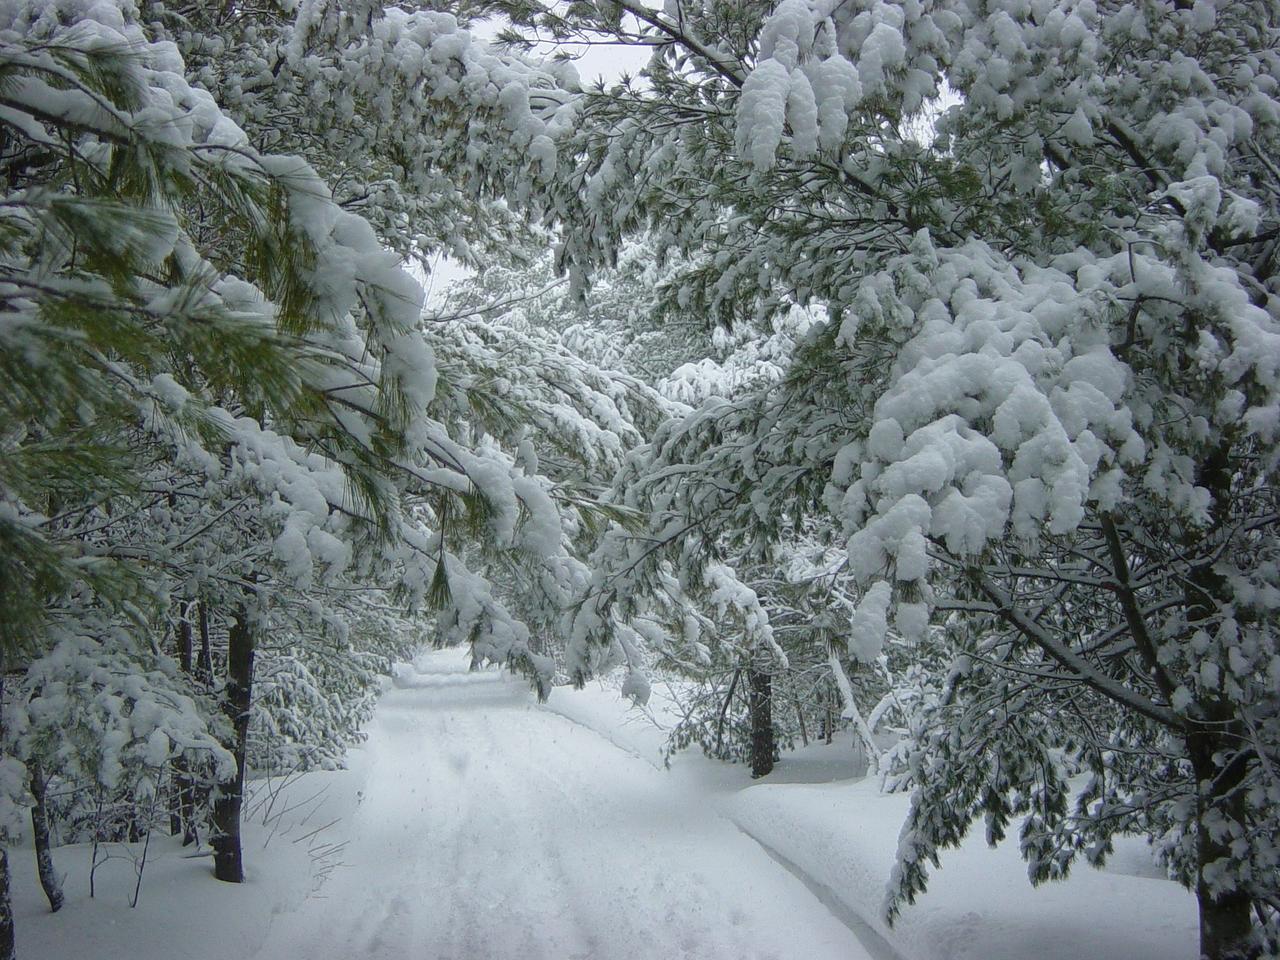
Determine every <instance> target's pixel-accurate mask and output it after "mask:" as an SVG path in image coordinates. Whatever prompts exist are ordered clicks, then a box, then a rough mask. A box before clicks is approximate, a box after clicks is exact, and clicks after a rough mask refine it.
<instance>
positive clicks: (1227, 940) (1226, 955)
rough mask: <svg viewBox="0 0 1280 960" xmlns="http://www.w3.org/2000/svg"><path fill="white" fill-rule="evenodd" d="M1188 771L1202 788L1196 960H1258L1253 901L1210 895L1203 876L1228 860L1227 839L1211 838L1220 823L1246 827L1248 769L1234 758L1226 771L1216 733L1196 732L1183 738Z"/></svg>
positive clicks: (1239, 895) (1237, 893)
mask: <svg viewBox="0 0 1280 960" xmlns="http://www.w3.org/2000/svg"><path fill="white" fill-rule="evenodd" d="M1187 740H1188V748H1189V752H1190V754H1191V768H1192V770H1193V771H1194V772H1195V777H1196V783H1197V785H1198V787H1199V788H1200V791H1199V795H1198V796H1197V798H1196V902H1197V904H1198V906H1199V908H1200V956H1201V957H1206V958H1208V960H1258V958H1260V957H1261V956H1262V947H1261V944H1260V943H1259V942H1258V941H1257V940H1256V939H1255V938H1254V935H1253V900H1252V899H1251V898H1250V896H1249V894H1248V893H1247V892H1246V891H1243V890H1231V891H1227V892H1225V893H1219V894H1217V895H1215V894H1214V892H1213V890H1212V889H1211V886H1210V884H1209V882H1208V880H1207V879H1206V876H1211V875H1212V873H1213V871H1214V867H1213V865H1214V863H1215V862H1216V861H1219V860H1228V859H1230V857H1231V837H1230V836H1229V835H1226V836H1222V835H1219V836H1217V837H1215V835H1214V829H1213V827H1214V825H1216V824H1221V822H1222V821H1223V819H1224V818H1225V819H1227V820H1228V821H1235V822H1236V823H1238V824H1240V825H1241V826H1245V825H1246V824H1247V822H1248V819H1247V817H1246V815H1245V809H1244V807H1245V801H1244V792H1243V790H1242V789H1241V784H1242V783H1243V781H1244V779H1245V773H1246V771H1247V769H1248V765H1247V764H1246V763H1245V762H1244V761H1242V760H1239V759H1238V755H1237V759H1236V760H1235V761H1233V762H1230V763H1228V764H1227V766H1226V767H1225V768H1224V767H1222V766H1220V765H1219V764H1218V763H1215V762H1214V755H1215V754H1218V755H1219V756H1221V755H1222V753H1223V752H1227V745H1226V744H1225V743H1223V742H1222V740H1223V738H1222V736H1221V734H1219V733H1218V732H1217V731H1198V732H1194V733H1192V734H1190V735H1189V736H1188V738H1187Z"/></svg>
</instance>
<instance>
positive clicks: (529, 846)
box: [259, 674, 896, 960]
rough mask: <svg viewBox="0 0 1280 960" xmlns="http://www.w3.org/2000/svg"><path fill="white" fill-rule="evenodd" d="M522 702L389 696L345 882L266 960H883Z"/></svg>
mask: <svg viewBox="0 0 1280 960" xmlns="http://www.w3.org/2000/svg"><path fill="white" fill-rule="evenodd" d="M449 676H450V677H453V676H457V674H450V675H449ZM530 699H531V698H530V696H529V693H528V691H527V690H525V689H524V688H523V687H522V686H520V685H518V684H516V683H513V682H508V681H506V680H505V678H497V677H495V678H494V680H493V681H479V680H475V681H467V682H462V683H459V682H457V681H455V680H452V679H450V680H449V681H447V682H443V683H434V682H429V680H428V681H426V682H422V683H418V682H414V683H411V684H401V685H397V686H396V687H394V688H392V689H390V690H388V691H387V693H386V695H385V696H384V699H383V702H382V703H381V704H380V705H379V708H378V714H377V717H376V719H375V721H374V723H373V724H372V726H371V729H370V743H369V749H370V752H371V763H370V766H369V771H368V776H369V778H368V782H367V785H366V791H365V799H364V801H363V803H362V805H361V806H360V807H359V808H358V809H357V812H356V814H355V816H353V817H352V819H351V829H350V836H349V846H348V855H347V856H346V858H345V859H346V862H347V866H346V867H344V868H343V871H341V872H340V873H336V874H335V875H334V876H333V877H332V878H331V880H330V883H329V886H327V887H326V895H327V897H328V899H327V900H325V901H324V902H323V903H316V902H314V901H312V902H309V903H304V904H303V905H302V907H301V908H300V909H299V910H298V911H296V912H295V913H294V914H288V915H281V916H279V917H277V918H276V922H275V923H274V924H273V927H272V930H271V931H269V935H268V940H267V942H266V944H265V945H264V948H263V950H262V951H261V952H260V953H259V957H260V960H290V958H305V960H351V958H354V957H360V958H362V960H392V958H394V960H653V958H662V960H679V958H684V960H798V958H803V960H882V958H881V956H880V955H878V954H876V953H874V952H870V951H868V950H866V949H864V948H863V947H862V946H861V944H860V942H859V939H858V938H857V937H856V936H854V934H853V933H852V932H851V931H850V929H849V928H848V926H847V925H846V924H844V923H842V922H841V920H840V918H838V917H836V916H834V915H833V914H832V913H831V911H830V910H829V909H827V908H826V907H824V906H823V905H822V904H821V903H818V902H815V900H814V897H813V895H812V894H811V892H810V891H809V890H808V889H806V888H805V887H804V886H803V885H802V880H801V879H798V878H797V877H796V876H793V875H792V874H791V873H789V872H787V871H786V870H780V869H779V865H778V863H777V862H775V861H774V860H772V859H770V857H769V855H768V853H767V852H766V851H764V850H763V849H762V848H761V847H760V846H759V845H758V844H757V843H756V842H754V841H753V840H750V839H749V838H747V837H746V836H744V835H743V834H742V832H740V831H739V830H738V829H737V828H736V826H734V825H733V824H731V823H730V822H728V821H727V820H726V819H725V818H724V817H722V816H720V815H719V814H718V813H717V812H716V811H715V810H714V809H712V807H711V804H710V802H709V800H708V798H706V797H704V796H702V795H700V794H694V793H690V792H688V791H684V790H680V789H676V788H675V784H674V781H672V780H671V779H670V778H669V777H667V776H665V774H662V773H659V772H658V771H657V770H655V769H654V767H653V765H652V764H651V762H650V761H648V760H647V759H645V758H643V757H638V756H636V755H635V754H634V753H633V752H631V751H627V750H625V748H621V747H620V746H619V745H618V744H615V743H613V742H612V741H611V740H609V739H608V738H606V737H603V736H601V735H600V734H599V733H598V731H595V730H594V729H592V728H591V727H589V726H585V725H583V724H581V723H576V722H574V721H573V720H572V719H570V718H568V717H564V716H563V715H560V714H556V713H552V712H550V711H545V710H542V709H539V708H537V707H535V706H533V705H532V704H531V702H530ZM637 759H639V760H640V761H641V762H639V763H637V762H636V760H637ZM894 960H896V958H894Z"/></svg>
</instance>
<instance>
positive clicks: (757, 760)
mask: <svg viewBox="0 0 1280 960" xmlns="http://www.w3.org/2000/svg"><path fill="white" fill-rule="evenodd" d="M747 714H748V716H749V717H750V720H751V776H753V777H763V776H765V775H766V774H767V773H769V771H771V770H772V769H773V757H774V741H773V678H772V677H770V676H769V674H767V673H761V672H760V671H759V670H754V669H749V670H747Z"/></svg>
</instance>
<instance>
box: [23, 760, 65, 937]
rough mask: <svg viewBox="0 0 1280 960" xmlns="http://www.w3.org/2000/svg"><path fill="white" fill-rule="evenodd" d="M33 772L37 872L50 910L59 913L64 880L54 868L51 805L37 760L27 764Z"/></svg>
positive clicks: (32, 795)
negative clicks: (50, 822) (50, 832)
mask: <svg viewBox="0 0 1280 960" xmlns="http://www.w3.org/2000/svg"><path fill="white" fill-rule="evenodd" d="M27 769H28V771H29V772H30V774H31V798H32V800H34V801H35V802H34V803H32V805H31V837H32V841H33V843H34V845H35V850H36V873H37V874H39V876H40V886H41V887H42V888H43V889H44V895H45V897H46V898H47V899H48V901H49V910H50V912H52V913H57V912H58V911H59V910H61V909H62V903H63V899H64V898H63V895H62V881H61V880H60V879H58V873H57V871H56V870H54V868H53V851H52V849H51V847H50V844H49V807H48V804H47V803H46V802H45V787H46V783H45V779H44V770H42V769H41V768H40V764H39V763H37V762H36V761H35V760H32V761H30V762H29V763H28V764H27Z"/></svg>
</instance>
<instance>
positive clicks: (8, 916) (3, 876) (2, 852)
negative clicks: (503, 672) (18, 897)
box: [0, 846, 17, 960]
mask: <svg viewBox="0 0 1280 960" xmlns="http://www.w3.org/2000/svg"><path fill="white" fill-rule="evenodd" d="M16 956H17V953H16V951H15V949H14V932H13V901H12V900H11V899H10V897H9V851H8V850H7V849H6V848H5V847H4V846H0V960H14V958H15V957H16Z"/></svg>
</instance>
